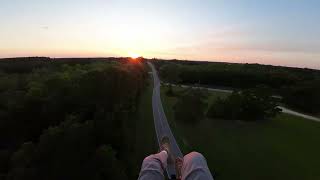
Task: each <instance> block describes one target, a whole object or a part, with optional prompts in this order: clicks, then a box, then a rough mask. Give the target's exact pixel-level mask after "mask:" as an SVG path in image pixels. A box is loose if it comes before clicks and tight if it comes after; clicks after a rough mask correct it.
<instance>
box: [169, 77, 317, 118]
mask: <svg viewBox="0 0 320 180" xmlns="http://www.w3.org/2000/svg"><path fill="white" fill-rule="evenodd" d="M167 84H168V83H167ZM171 85H172V86H178V85H176V84H171ZM179 86H180V87H183V88H199V89H207V90H208V91H216V92H223V93H232V92H233V91H232V90H226V89H216V88H207V87H200V86H188V85H179ZM273 97H277V98H281V97H280V96H273ZM278 108H280V109H281V111H282V112H283V113H286V114H291V115H294V116H299V117H302V118H305V119H309V120H312V121H316V122H320V118H318V117H314V116H310V115H307V114H303V113H300V112H297V111H293V110H291V109H288V108H285V107H283V106H278Z"/></svg>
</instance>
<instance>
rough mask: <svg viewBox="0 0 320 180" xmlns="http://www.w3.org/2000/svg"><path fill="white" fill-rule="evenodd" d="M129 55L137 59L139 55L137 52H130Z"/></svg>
mask: <svg viewBox="0 0 320 180" xmlns="http://www.w3.org/2000/svg"><path fill="white" fill-rule="evenodd" d="M130 57H131V58H132V59H137V58H138V57H140V55H139V54H137V53H130Z"/></svg>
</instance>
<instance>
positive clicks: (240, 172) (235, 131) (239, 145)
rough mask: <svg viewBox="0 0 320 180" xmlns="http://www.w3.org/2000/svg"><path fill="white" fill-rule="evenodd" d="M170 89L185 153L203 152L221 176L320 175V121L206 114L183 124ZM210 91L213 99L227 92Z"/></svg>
mask: <svg viewBox="0 0 320 180" xmlns="http://www.w3.org/2000/svg"><path fill="white" fill-rule="evenodd" d="M165 90H166V88H165V87H162V94H161V97H162V102H163V105H164V108H165V112H166V115H167V118H168V120H169V123H170V125H171V127H172V130H173V131H174V134H175V136H176V138H177V139H178V142H179V145H180V147H181V148H182V151H183V153H188V152H190V151H193V150H194V151H199V152H201V153H203V154H204V155H205V157H206V158H207V161H208V164H209V167H210V169H211V171H212V172H213V173H214V174H216V179H218V180H220V179H221V180H231V179H232V180H233V179H244V180H257V179H259V180H261V179H263V180H264V179H265V180H267V179H268V180H270V179H279V180H280V179H290V180H292V179H304V180H309V179H310V180H315V179H320V164H319V162H320V143H319V142H320V141H319V137H320V123H317V122H313V121H309V120H306V119H303V118H299V117H295V116H291V115H287V114H280V115H278V116H277V117H276V118H274V119H272V120H270V121H263V122H241V121H236V122H235V121H224V120H209V119H204V120H202V121H200V122H199V123H198V124H196V125H188V124H183V123H180V122H176V121H175V120H174V115H173V110H172V106H173V105H174V103H175V102H176V100H177V99H176V98H174V97H167V96H166V95H165V93H164V92H165ZM175 90H176V91H177V92H178V93H179V91H181V90H182V89H179V88H178V89H177V88H176V87H175ZM209 94H210V95H209V98H208V99H209V102H211V101H213V100H214V99H215V98H216V97H218V96H226V95H227V94H224V93H215V92H210V93H209Z"/></svg>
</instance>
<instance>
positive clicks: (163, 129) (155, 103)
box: [148, 62, 183, 178]
mask: <svg viewBox="0 0 320 180" xmlns="http://www.w3.org/2000/svg"><path fill="white" fill-rule="evenodd" d="M148 64H149V66H150V67H151V69H152V74H153V85H154V88H153V95H152V109H153V118H154V126H155V130H156V134H157V139H158V144H159V147H160V141H161V138H162V137H164V136H167V137H168V138H169V139H170V144H171V152H172V154H173V156H174V157H183V155H182V153H181V151H180V148H179V146H178V144H177V142H176V140H175V138H174V136H173V134H172V132H171V129H170V126H169V124H168V121H167V118H166V114H165V112H164V110H163V107H162V102H161V97H160V85H161V84H160V80H159V77H158V74H157V71H156V69H155V67H154V66H153V64H151V63H150V62H148ZM167 173H168V175H169V178H170V177H171V175H175V174H176V173H175V167H174V165H173V164H171V165H170V164H169V165H168V168H167Z"/></svg>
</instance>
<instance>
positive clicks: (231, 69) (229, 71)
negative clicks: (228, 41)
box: [153, 59, 320, 115]
mask: <svg viewBox="0 0 320 180" xmlns="http://www.w3.org/2000/svg"><path fill="white" fill-rule="evenodd" d="M153 62H154V64H155V65H156V67H157V69H158V71H159V72H160V73H159V74H160V76H161V78H162V80H164V81H166V82H169V83H173V84H190V85H197V86H206V87H218V88H227V89H237V90H242V89H250V88H256V87H259V86H265V87H268V88H269V89H270V91H271V92H272V93H273V94H274V95H280V96H282V97H283V98H282V103H283V104H285V105H286V106H289V107H291V108H294V109H297V110H299V111H302V112H306V113H310V114H315V115H319V114H320V71H319V70H313V69H302V68H290V67H281V66H271V65H259V64H236V63H220V62H195V61H178V60H170V61H163V60H161V61H160V60H155V59H154V60H153Z"/></svg>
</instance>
